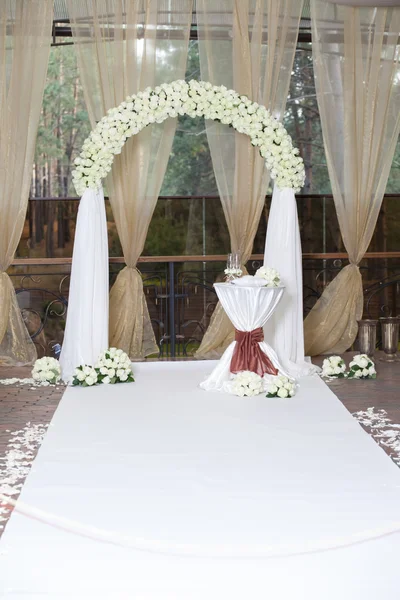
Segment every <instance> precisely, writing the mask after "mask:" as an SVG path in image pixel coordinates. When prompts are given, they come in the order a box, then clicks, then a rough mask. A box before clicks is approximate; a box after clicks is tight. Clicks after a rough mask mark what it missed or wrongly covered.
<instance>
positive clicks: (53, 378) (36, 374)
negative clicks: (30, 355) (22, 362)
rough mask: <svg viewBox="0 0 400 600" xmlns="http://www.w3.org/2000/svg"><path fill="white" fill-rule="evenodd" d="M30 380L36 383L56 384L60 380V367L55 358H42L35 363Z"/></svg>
mask: <svg viewBox="0 0 400 600" xmlns="http://www.w3.org/2000/svg"><path fill="white" fill-rule="evenodd" d="M32 379H33V380H34V381H35V382H38V383H41V384H42V383H45V382H47V383H49V384H56V383H59V381H60V380H61V366H60V363H59V362H58V360H57V359H56V358H53V357H51V356H44V357H43V358H38V359H37V360H36V361H35V364H34V365H33V369H32Z"/></svg>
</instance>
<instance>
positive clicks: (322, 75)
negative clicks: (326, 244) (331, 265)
mask: <svg viewBox="0 0 400 600" xmlns="http://www.w3.org/2000/svg"><path fill="white" fill-rule="evenodd" d="M311 10H312V13H311V16H312V28H313V29H312V34H313V57H314V72H315V82H316V90H317V98H318V106H319V111H320V116H321V123H322V131H323V136H324V145H325V154H326V159H327V164H328V169H329V177H330V180H331V185H332V192H333V197H334V201H335V207H336V212H337V216H338V220H339V226H340V231H341V234H342V238H343V243H344V245H345V247H346V250H347V252H348V254H349V260H350V264H349V265H348V266H346V267H345V268H344V269H342V270H341V271H340V273H339V274H338V275H337V277H335V279H334V280H333V281H332V282H331V283H330V284H329V285H328V287H327V288H326V289H325V291H324V293H323V294H322V296H321V298H320V299H319V300H318V302H317V303H316V305H315V306H314V307H313V309H312V310H311V311H310V313H309V314H308V315H307V318H306V320H305V322H304V334H305V350H306V354H309V355H316V354H330V353H335V354H337V353H341V352H344V351H345V350H347V349H348V348H349V347H350V346H351V345H352V343H353V342H354V340H355V338H356V335H357V319H360V318H361V316H362V312H363V288H362V280H361V274H360V270H359V266H358V265H359V263H360V261H361V259H362V257H363V256H364V254H365V252H366V251H367V249H368V246H369V244H370V241H371V238H372V235H373V232H374V229H375V225H376V221H377V218H378V215H379V210H380V207H381V203H382V198H383V195H384V192H385V188H386V184H387V180H388V176H389V171H390V167H391V165H392V160H393V155H394V151H395V147H396V143H397V139H398V135H399V130H400V65H399V55H400V46H399V32H400V8H365V7H364V8H361V7H360V8H354V7H350V6H340V5H334V4H332V3H331V2H329V1H328V0H311Z"/></svg>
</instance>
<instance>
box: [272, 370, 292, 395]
mask: <svg viewBox="0 0 400 600" xmlns="http://www.w3.org/2000/svg"><path fill="white" fill-rule="evenodd" d="M266 392H267V398H289V397H290V398H291V397H292V396H294V395H295V393H296V383H295V381H293V380H291V379H289V378H288V377H286V376H285V375H275V376H273V375H268V378H267V379H266Z"/></svg>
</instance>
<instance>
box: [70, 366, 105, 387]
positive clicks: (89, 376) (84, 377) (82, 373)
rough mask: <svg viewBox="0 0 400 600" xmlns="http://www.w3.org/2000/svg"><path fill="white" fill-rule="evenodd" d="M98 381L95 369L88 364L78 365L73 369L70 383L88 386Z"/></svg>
mask: <svg viewBox="0 0 400 600" xmlns="http://www.w3.org/2000/svg"><path fill="white" fill-rule="evenodd" d="M96 383H99V380H98V376H97V372H96V369H94V368H93V367H91V366H90V365H80V366H79V367H77V368H76V369H75V372H74V378H73V380H72V385H81V386H83V387H90V386H92V385H96Z"/></svg>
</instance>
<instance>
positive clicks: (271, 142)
mask: <svg viewBox="0 0 400 600" xmlns="http://www.w3.org/2000/svg"><path fill="white" fill-rule="evenodd" d="M185 114H186V115H189V116H190V117H193V118H194V117H204V118H205V119H211V120H214V121H219V122H221V123H224V124H226V125H230V126H232V127H233V128H234V129H235V130H236V131H238V132H239V133H244V134H246V135H248V136H249V137H250V139H251V143H252V145H253V146H255V147H258V148H259V151H260V154H261V156H262V157H263V158H264V160H265V164H266V167H267V169H268V170H269V172H270V176H271V179H274V180H275V182H276V185H277V186H278V187H280V188H281V189H283V188H286V187H288V188H293V189H294V191H295V192H298V191H300V189H301V188H302V187H303V184H304V164H303V160H302V158H300V156H298V154H299V151H298V149H297V148H294V147H293V144H292V139H291V137H290V135H289V134H288V133H287V131H286V130H285V128H284V126H283V125H282V123H280V122H279V121H278V120H277V119H275V118H274V117H273V116H272V115H271V113H270V112H269V110H267V109H266V108H265V106H261V105H260V104H258V103H257V102H252V101H251V100H250V99H249V98H247V96H241V95H240V94H238V93H237V92H235V91H234V90H228V89H227V88H226V87H225V86H223V85H222V86H214V85H212V84H211V83H209V82H206V81H195V80H191V81H189V82H186V81H183V80H178V81H174V82H172V83H163V84H162V85H160V86H157V87H155V88H154V89H151V88H146V89H145V90H144V91H141V92H139V93H138V94H135V95H133V96H128V97H127V98H126V100H125V101H124V102H122V103H121V104H120V105H119V106H117V107H115V108H111V109H110V110H109V111H108V113H107V115H105V116H104V117H103V118H102V119H101V120H100V121H99V122H98V123H97V125H96V127H95V128H94V130H93V131H92V132H91V133H90V135H89V137H88V138H87V139H86V140H85V142H84V144H83V146H82V152H81V154H80V156H79V157H78V158H76V159H75V165H76V169H75V170H74V171H73V173H72V176H73V182H74V186H75V189H76V191H77V192H78V194H79V195H82V194H83V192H84V191H85V189H86V188H92V189H97V188H99V187H100V186H101V181H102V179H103V178H104V177H105V176H106V175H107V173H108V172H109V171H110V170H111V166H112V163H113V160H114V155H115V154H120V153H121V150H122V147H123V145H124V144H125V142H126V140H127V139H128V138H129V137H131V136H133V135H135V134H137V133H139V132H140V131H141V130H142V129H144V128H145V127H147V126H148V125H150V124H151V123H162V122H163V121H165V120H166V119H167V118H169V117H171V118H175V117H177V116H178V115H185Z"/></svg>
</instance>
